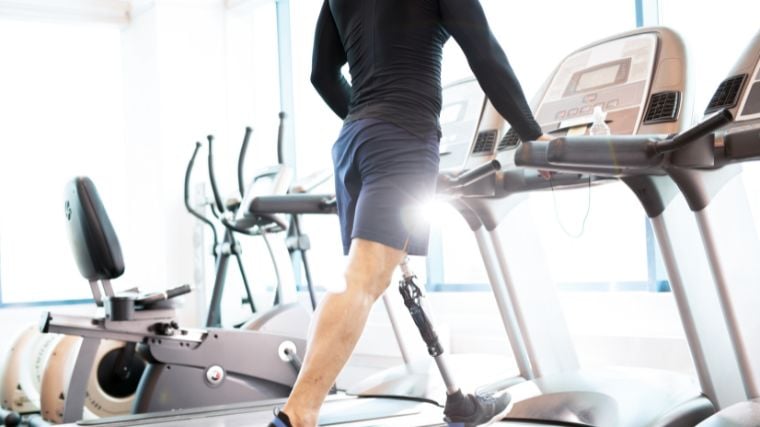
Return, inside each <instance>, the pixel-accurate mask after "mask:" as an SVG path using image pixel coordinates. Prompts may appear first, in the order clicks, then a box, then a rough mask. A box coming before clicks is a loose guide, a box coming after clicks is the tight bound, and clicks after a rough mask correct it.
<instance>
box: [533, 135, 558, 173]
mask: <svg viewBox="0 0 760 427" xmlns="http://www.w3.org/2000/svg"><path fill="white" fill-rule="evenodd" d="M552 139H554V137H553V136H551V135H547V134H543V135H541V136H539V137H538V138H537V139H536V141H551V140H552ZM538 173H539V175H541V176H542V177H543V178H544V179H547V180H548V179H552V175H554V172H553V171H547V170H541V169H539V170H538Z"/></svg>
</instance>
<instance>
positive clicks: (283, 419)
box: [267, 408, 292, 427]
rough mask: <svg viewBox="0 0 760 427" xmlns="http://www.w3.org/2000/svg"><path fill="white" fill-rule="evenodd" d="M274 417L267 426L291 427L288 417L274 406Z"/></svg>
mask: <svg viewBox="0 0 760 427" xmlns="http://www.w3.org/2000/svg"><path fill="white" fill-rule="evenodd" d="M272 412H274V419H273V420H272V422H271V423H269V425H268V426H267V427H292V426H291V424H290V418H288V416H287V415H285V413H284V412H282V411H280V409H279V408H274V410H273V411H272Z"/></svg>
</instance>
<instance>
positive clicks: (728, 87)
mask: <svg viewBox="0 0 760 427" xmlns="http://www.w3.org/2000/svg"><path fill="white" fill-rule="evenodd" d="M746 79H747V75H746V74H741V75H738V76H733V77H729V78H727V79H726V80H723V82H722V83H721V84H720V86H718V89H717V90H716V91H715V94H713V97H712V99H710V103H709V104H707V109H706V110H705V114H708V113H712V112H714V111H718V110H720V109H722V108H731V107H734V106H735V105H736V103H737V102H738V101H739V93H741V90H742V87H743V86H744V80H746Z"/></svg>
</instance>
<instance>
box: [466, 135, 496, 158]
mask: <svg viewBox="0 0 760 427" xmlns="http://www.w3.org/2000/svg"><path fill="white" fill-rule="evenodd" d="M496 133H497V132H496V130H495V129H492V130H485V131H483V132H480V133H479V134H478V139H477V140H476V141H475V148H473V149H472V154H483V153H493V147H494V146H495V145H496Z"/></svg>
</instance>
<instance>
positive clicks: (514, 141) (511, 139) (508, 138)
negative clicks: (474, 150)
mask: <svg viewBox="0 0 760 427" xmlns="http://www.w3.org/2000/svg"><path fill="white" fill-rule="evenodd" d="M518 144H520V137H519V136H517V132H515V130H514V129H511V128H510V129H509V131H508V132H507V134H506V135H504V138H502V139H501V142H499V147H498V148H497V149H496V150H497V151H506V150H509V149H510V148H514V147H517V145H518Z"/></svg>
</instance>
